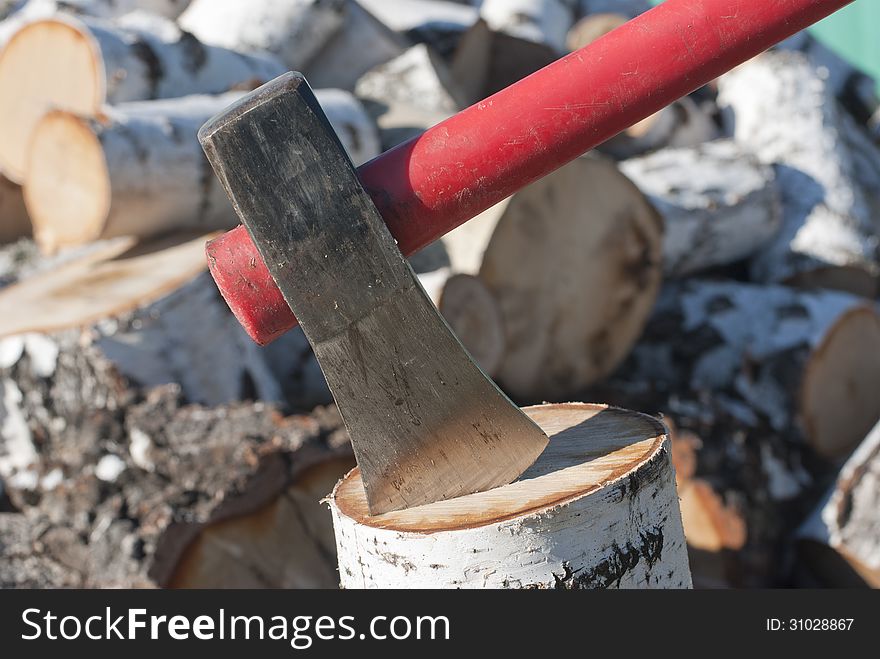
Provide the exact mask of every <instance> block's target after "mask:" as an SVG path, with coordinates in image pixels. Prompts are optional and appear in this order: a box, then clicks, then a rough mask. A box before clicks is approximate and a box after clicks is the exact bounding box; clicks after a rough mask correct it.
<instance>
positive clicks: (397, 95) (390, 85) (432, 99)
mask: <svg viewBox="0 0 880 659" xmlns="http://www.w3.org/2000/svg"><path fill="white" fill-rule="evenodd" d="M355 94H356V95H357V97H358V98H361V99H365V100H369V101H372V102H373V103H379V104H382V105H385V106H387V107H389V108H395V107H405V108H413V109H415V110H418V111H421V112H425V113H436V114H440V115H452V114H455V113H456V112H458V111H459V110H461V109H462V108H463V107H464V106H465V104H466V103H467V99H466V97H465V94H464V92H463V91H462V90H460V89H458V87H457V86H456V84H455V82H454V81H453V80H452V76H451V74H450V72H449V70H448V68H447V66H446V64H445V63H444V62H443V60H441V59H440V57H439V56H437V55H434V54H433V53H432V52H431V50H430V49H429V48H428V47H427V46H426V45H424V44H418V45H416V46H413V47H412V48H409V49H408V50H407V51H406V52H404V53H403V54H402V55H400V56H399V57H395V58H394V59H393V60H391V61H389V62H386V63H385V64H380V65H379V66H378V67H376V68H374V69H371V70H370V71H368V72H367V73H365V74H364V75H363V76H362V77H361V79H360V80H358V82H357V85H356V86H355Z"/></svg>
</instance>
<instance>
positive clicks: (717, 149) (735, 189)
mask: <svg viewBox="0 0 880 659" xmlns="http://www.w3.org/2000/svg"><path fill="white" fill-rule="evenodd" d="M620 169H621V171H622V172H623V173H624V174H626V175H627V176H628V177H629V178H630V179H631V180H632V181H633V182H634V183H635V184H636V185H637V186H638V187H639V189H640V190H641V191H642V192H643V193H644V194H645V195H647V197H648V199H649V200H650V201H651V203H652V204H654V207H655V208H656V209H657V210H658V211H659V212H660V215H662V216H663V220H664V222H665V225H666V236H665V238H664V243H663V265H664V271H665V272H666V274H667V275H671V276H673V277H680V276H683V275H687V274H691V273H693V272H697V271H699V270H704V269H707V268H711V267H714V266H719V265H727V264H729V263H733V262H735V261H738V260H740V259H744V258H746V257H749V256H752V255H753V254H755V253H756V252H757V251H758V250H760V249H761V248H763V247H765V246H766V245H767V244H769V243H770V241H771V240H772V239H773V238H774V237H775V235H776V233H777V231H779V226H780V223H781V221H782V217H781V211H780V200H779V193H778V190H777V188H776V186H775V184H774V175H773V169H772V168H771V167H770V166H768V165H763V164H761V163H760V162H759V161H758V160H757V158H755V157H754V156H752V155H751V154H749V153H747V152H746V151H744V150H743V149H742V147H740V146H739V145H738V144H737V143H735V142H733V141H731V140H719V141H714V142H706V143H705V144H702V145H700V146H697V147H692V148H687V149H663V150H661V151H657V152H655V153H653V154H651V155H647V156H643V157H641V158H633V159H630V160H626V161H624V162H623V163H621V165H620Z"/></svg>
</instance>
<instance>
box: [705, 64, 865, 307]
mask: <svg viewBox="0 0 880 659" xmlns="http://www.w3.org/2000/svg"><path fill="white" fill-rule="evenodd" d="M718 87H719V104H720V105H721V106H722V108H726V111H727V116H728V119H729V120H730V122H731V126H730V129H731V132H732V134H733V137H734V138H735V139H736V140H737V141H739V142H740V143H741V144H742V145H743V146H744V147H745V148H747V149H749V150H750V151H752V152H753V153H754V154H755V155H757V157H758V158H759V159H760V160H761V161H762V162H765V163H768V164H773V165H775V167H776V179H777V182H778V185H779V186H780V189H781V193H782V212H783V223H782V229H781V231H780V232H779V234H778V236H777V238H776V240H775V241H773V243H771V244H770V245H769V246H768V247H767V249H765V250H764V251H762V252H761V253H760V254H758V255H757V257H756V258H755V261H754V263H753V267H752V276H753V278H754V279H756V280H758V281H766V282H789V283H795V284H804V285H807V286H823V287H830V288H841V289H844V290H849V291H850V292H853V293H857V294H864V295H874V294H875V293H876V291H877V275H878V258H877V248H878V241H877V237H876V221H875V219H874V218H873V217H872V214H871V204H870V203H869V200H868V198H867V196H866V194H865V190H864V189H863V188H862V186H861V185H860V184H859V180H858V176H857V174H856V169H855V159H854V156H853V152H852V150H851V148H850V147H849V145H848V144H847V141H846V140H845V139H841V137H842V135H843V134H845V122H846V121H848V120H849V118H848V117H846V115H845V114H844V113H843V111H842V110H841V109H840V107H839V106H838V104H837V102H836V99H835V96H834V92H833V89H832V88H831V86H830V85H829V83H828V81H827V80H826V79H823V78H822V77H821V76H820V75H819V74H818V73H817V72H816V69H815V67H814V66H813V65H812V64H811V63H810V61H809V60H808V59H807V57H806V56H805V55H803V54H800V53H796V52H787V51H771V52H768V53H765V54H763V55H761V56H760V57H757V58H755V59H753V60H751V61H749V62H747V63H745V64H743V65H742V66H740V67H738V68H736V69H734V70H733V71H731V72H730V73H727V74H726V75H724V76H722V77H721V78H719V80H718Z"/></svg>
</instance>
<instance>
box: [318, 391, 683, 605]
mask: <svg viewBox="0 0 880 659" xmlns="http://www.w3.org/2000/svg"><path fill="white" fill-rule="evenodd" d="M526 412H527V413H528V414H529V415H530V416H532V418H533V419H535V421H537V422H538V423H539V424H540V425H542V427H544V429H545V430H546V431H547V432H548V434H549V435H550V444H549V446H548V448H547V449H546V450H545V451H544V453H543V454H542V455H541V457H540V458H538V461H537V462H536V463H535V464H534V465H533V466H532V467H530V468H529V469H528V470H527V471H526V473H525V474H524V475H523V476H522V477H521V478H520V479H519V480H518V481H516V482H514V483H512V484H510V485H506V486H503V487H500V488H496V489H495V490H492V491H490V492H483V493H477V494H473V495H469V496H466V497H459V498H457V499H451V500H448V501H441V502H437V503H433V504H430V505H427V506H420V507H417V508H412V509H409V510H404V511H398V512H393V513H386V514H384V515H377V516H374V517H370V516H369V514H368V512H367V508H366V500H365V496H364V493H363V484H362V483H361V481H360V476H359V473H358V472H357V470H354V471H352V472H351V473H350V474H348V475H347V476H346V477H345V479H344V480H343V481H342V482H341V483H340V484H339V485H337V487H336V488H335V489H334V491H333V494H332V495H331V497H330V499H329V502H330V509H331V511H332V513H333V524H334V529H335V532H336V544H337V551H338V556H339V576H340V580H341V584H342V586H343V587H344V588H420V587H421V588H565V589H569V588H571V589H574V588H688V587H690V585H691V578H690V572H689V569H688V563H687V555H686V551H685V544H684V537H683V534H682V527H681V518H680V515H679V509H678V498H677V496H676V491H675V476H674V473H673V472H674V470H673V468H672V462H671V459H670V455H669V439H668V437H667V435H666V431H665V428H663V426H662V424H660V423H659V422H658V421H656V420H655V419H652V418H651V417H647V416H644V415H640V414H636V413H633V412H628V411H625V410H619V409H614V408H608V407H605V406H601V405H583V404H576V403H570V404H566V405H546V406H538V407H532V408H527V409H526ZM586 437H589V438H590V441H585V438H586Z"/></svg>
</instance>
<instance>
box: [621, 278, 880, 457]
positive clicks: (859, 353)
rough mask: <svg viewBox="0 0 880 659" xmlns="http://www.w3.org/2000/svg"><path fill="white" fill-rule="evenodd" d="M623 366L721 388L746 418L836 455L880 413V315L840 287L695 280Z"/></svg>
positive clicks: (652, 377)
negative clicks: (795, 433)
mask: <svg viewBox="0 0 880 659" xmlns="http://www.w3.org/2000/svg"><path fill="white" fill-rule="evenodd" d="M620 372H621V374H622V375H623V376H624V377H626V378H629V379H630V380H631V381H638V382H641V383H642V384H644V385H652V386H655V387H659V388H661V389H664V390H671V391H677V392H682V393H683V394H685V395H690V396H696V395H697V393H698V392H711V393H712V394H714V396H715V397H716V398H717V399H718V400H719V402H721V403H723V405H725V406H726V407H727V409H728V411H729V412H730V414H731V415H733V416H736V417H739V418H740V419H742V420H743V421H744V422H745V423H746V424H751V425H758V424H759V420H760V419H764V420H766V422H767V424H768V425H769V426H770V427H771V428H773V429H774V430H775V431H776V432H785V431H788V430H790V429H791V428H792V427H798V428H799V429H800V430H801V432H802V436H803V437H804V438H805V439H806V441H807V442H808V443H809V445H810V446H811V447H812V449H813V451H815V453H816V454H818V455H819V456H821V457H822V458H824V459H826V460H829V459H831V460H833V459H837V458H839V457H840V456H842V455H846V454H847V453H848V452H849V451H851V450H852V448H853V447H854V446H855V445H856V444H857V443H858V442H860V441H861V440H862V438H863V437H864V436H865V433H867V431H868V430H869V429H870V428H871V427H872V426H873V424H874V423H875V422H876V420H877V419H878V418H880V400H878V398H877V395H876V392H877V390H878V387H880V315H878V313H877V311H876V309H875V308H874V306H873V305H872V304H871V303H870V302H869V301H866V300H864V299H862V298H858V297H855V296H852V295H848V294H846V293H840V292H836V291H814V292H809V291H800V290H797V289H793V288H786V287H783V286H769V285H764V286H760V285H752V284H742V283H738V282H724V281H703V280H698V279H689V280H685V281H684V282H682V283H675V284H670V285H667V286H665V287H664V289H663V291H662V293H661V295H660V296H659V298H658V301H657V306H656V309H655V311H654V315H653V316H652V318H651V319H650V321H649V322H648V323H647V327H646V329H645V334H644V335H643V336H642V338H641V339H640V341H639V344H638V345H637V346H636V347H635V348H634V350H633V354H632V359H631V360H630V361H628V362H627V363H626V364H625V365H624V366H623V367H622V368H621V369H620Z"/></svg>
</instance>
